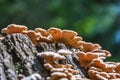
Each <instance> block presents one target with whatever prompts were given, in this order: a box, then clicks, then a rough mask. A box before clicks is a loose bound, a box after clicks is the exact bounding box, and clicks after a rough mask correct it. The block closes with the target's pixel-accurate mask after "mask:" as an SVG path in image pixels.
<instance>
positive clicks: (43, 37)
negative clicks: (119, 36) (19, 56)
mask: <svg viewBox="0 0 120 80" xmlns="http://www.w3.org/2000/svg"><path fill="white" fill-rule="evenodd" d="M1 32H2V33H5V34H8V35H10V34H14V33H21V34H24V35H27V36H28V37H29V39H30V40H31V41H32V43H33V44H34V45H35V46H36V45H38V43H40V42H47V43H54V44H57V43H59V42H60V43H64V44H65V45H66V46H67V47H68V48H69V49H71V48H74V49H75V52H71V51H70V50H64V49H60V50H58V51H56V52H53V51H46V52H41V53H38V54H37V56H38V57H39V58H43V59H44V67H45V69H46V70H48V71H50V76H49V77H47V80H83V78H82V77H81V76H80V75H78V72H77V70H74V69H73V68H72V65H71V64H60V63H59V61H60V60H65V59H66V57H65V56H66V55H71V56H72V54H74V55H76V56H75V57H76V59H77V61H78V62H79V64H80V65H81V66H82V67H83V68H84V69H85V70H87V73H88V76H89V78H90V79H91V80H112V79H113V80H114V79H115V80H116V79H118V80H119V79H120V63H115V62H104V59H106V58H107V57H110V56H111V54H110V52H109V51H107V50H102V47H101V46H100V45H99V44H93V43H90V42H85V41H83V40H82V37H80V36H78V34H77V32H75V31H72V30H61V29H59V28H53V27H52V28H49V29H48V30H45V29H42V28H36V29H34V30H28V28H27V27H26V26H23V25H16V24H10V25H8V26H7V27H6V28H4V29H2V31H1ZM24 79H25V78H23V80H24ZM84 80H85V79H84Z"/></svg>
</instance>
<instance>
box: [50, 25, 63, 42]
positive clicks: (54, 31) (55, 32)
mask: <svg viewBox="0 0 120 80" xmlns="http://www.w3.org/2000/svg"><path fill="white" fill-rule="evenodd" d="M48 32H49V34H50V35H51V36H52V37H53V40H54V43H55V44H56V43H58V42H60V40H61V37H62V30H61V29H59V28H53V27H51V28H49V29H48Z"/></svg>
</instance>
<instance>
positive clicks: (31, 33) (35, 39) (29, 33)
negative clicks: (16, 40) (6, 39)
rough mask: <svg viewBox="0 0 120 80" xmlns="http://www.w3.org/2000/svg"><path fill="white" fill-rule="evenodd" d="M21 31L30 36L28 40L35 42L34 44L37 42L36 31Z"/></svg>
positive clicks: (38, 35) (37, 34)
mask: <svg viewBox="0 0 120 80" xmlns="http://www.w3.org/2000/svg"><path fill="white" fill-rule="evenodd" d="M22 33H23V34H26V35H27V36H28V37H29V38H30V40H31V41H32V43H33V44H35V45H37V44H38V40H39V37H40V33H36V32H35V31H33V30H28V31H24V32H22Z"/></svg>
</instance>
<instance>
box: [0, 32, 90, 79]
mask: <svg viewBox="0 0 120 80" xmlns="http://www.w3.org/2000/svg"><path fill="white" fill-rule="evenodd" d="M59 49H69V50H70V51H72V52H73V53H74V52H75V49H72V48H68V47H66V46H65V45H64V44H63V43H57V44H54V43H46V42H40V43H39V44H38V45H37V46H34V45H33V44H32V42H31V41H30V39H29V38H28V37H27V36H25V35H23V34H12V35H6V36H5V37H4V38H3V39H0V80H20V77H19V75H20V74H21V75H23V76H30V75H32V74H34V73H38V74H40V75H41V77H42V80H46V78H47V77H48V76H50V72H49V71H47V70H46V69H45V68H44V66H43V64H44V61H43V58H40V57H37V56H36V54H37V53H40V52H44V51H54V52H56V51H58V50H59ZM65 57H66V59H65V60H61V61H59V63H60V64H71V65H72V66H73V67H72V68H73V69H75V70H77V71H78V74H79V75H81V76H82V77H83V78H85V77H88V76H87V71H86V70H85V69H84V68H82V67H81V65H80V64H79V62H78V61H77V59H76V55H75V54H71V55H68V56H65ZM38 80H39V79H38Z"/></svg>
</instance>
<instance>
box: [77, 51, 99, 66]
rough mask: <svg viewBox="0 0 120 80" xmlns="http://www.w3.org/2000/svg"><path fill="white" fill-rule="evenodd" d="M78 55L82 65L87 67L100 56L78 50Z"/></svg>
mask: <svg viewBox="0 0 120 80" xmlns="http://www.w3.org/2000/svg"><path fill="white" fill-rule="evenodd" d="M76 55H77V57H78V61H79V62H80V64H81V66H83V67H85V68H87V67H88V66H89V65H90V63H91V62H92V61H93V60H94V59H97V58H98V55H97V54H94V53H91V52H88V53H84V52H76Z"/></svg>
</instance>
